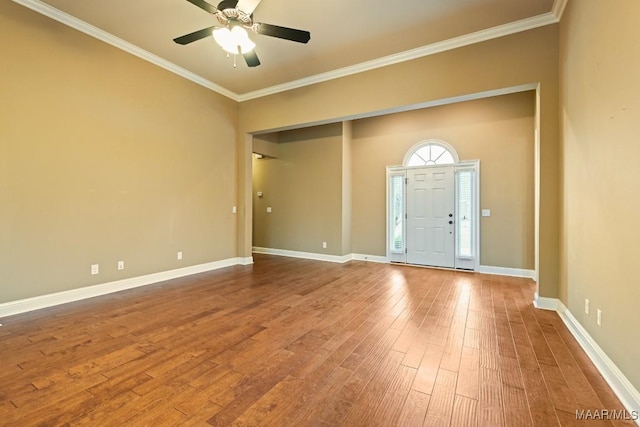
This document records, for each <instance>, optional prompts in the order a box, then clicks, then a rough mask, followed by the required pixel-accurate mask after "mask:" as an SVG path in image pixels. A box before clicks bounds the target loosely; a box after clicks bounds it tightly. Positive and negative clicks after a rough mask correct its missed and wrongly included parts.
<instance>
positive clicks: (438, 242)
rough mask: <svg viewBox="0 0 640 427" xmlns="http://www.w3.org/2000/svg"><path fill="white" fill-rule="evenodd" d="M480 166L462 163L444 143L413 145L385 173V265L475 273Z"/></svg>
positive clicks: (477, 247) (474, 162)
mask: <svg viewBox="0 0 640 427" xmlns="http://www.w3.org/2000/svg"><path fill="white" fill-rule="evenodd" d="M479 172H480V161H479V160H472V161H460V159H459V157H458V154H457V152H456V150H455V149H454V148H453V147H452V146H451V145H449V144H447V143H446V142H444V141H440V140H427V141H422V142H420V143H418V144H416V145H414V146H413V147H412V148H411V149H410V150H409V151H408V152H407V154H406V155H405V157H404V161H403V165H402V166H389V167H387V221H386V222H387V259H389V261H391V262H397V263H405V264H414V265H424V266H431V267H443V268H455V269H464V270H476V269H477V266H478V264H479V260H480V232H479V231H480V230H479V219H478V213H479V199H480V198H479V189H480V174H479Z"/></svg>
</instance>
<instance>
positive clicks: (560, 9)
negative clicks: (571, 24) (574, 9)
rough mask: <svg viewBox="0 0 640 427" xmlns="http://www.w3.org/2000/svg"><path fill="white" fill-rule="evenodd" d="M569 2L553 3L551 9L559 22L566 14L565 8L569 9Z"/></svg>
mask: <svg viewBox="0 0 640 427" xmlns="http://www.w3.org/2000/svg"><path fill="white" fill-rule="evenodd" d="M567 1H568V0H555V1H554V2H553V7H552V8H551V13H553V16H555V17H556V19H557V20H558V22H560V20H561V19H562V14H563V13H564V8H565V7H567Z"/></svg>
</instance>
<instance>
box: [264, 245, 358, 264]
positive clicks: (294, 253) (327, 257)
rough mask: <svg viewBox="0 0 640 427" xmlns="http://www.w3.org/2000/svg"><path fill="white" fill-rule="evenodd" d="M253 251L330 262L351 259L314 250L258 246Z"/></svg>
mask: <svg viewBox="0 0 640 427" xmlns="http://www.w3.org/2000/svg"><path fill="white" fill-rule="evenodd" d="M253 252H254V253H257V254H267V255H278V256H287V257H291V258H304V259H312V260H316V261H328V262H338V263H345V262H347V261H351V255H342V256H340V255H328V254H318V253H314V252H300V251H289V250H286V249H273V248H261V247H258V246H254V247H253Z"/></svg>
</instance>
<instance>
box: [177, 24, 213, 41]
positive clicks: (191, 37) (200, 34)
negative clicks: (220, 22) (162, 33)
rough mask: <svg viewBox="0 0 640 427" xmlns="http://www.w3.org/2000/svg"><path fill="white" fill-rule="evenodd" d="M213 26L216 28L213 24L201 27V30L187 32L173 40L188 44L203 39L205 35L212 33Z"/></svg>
mask: <svg viewBox="0 0 640 427" xmlns="http://www.w3.org/2000/svg"><path fill="white" fill-rule="evenodd" d="M214 28H216V26H215V25H214V26H213V27H209V28H203V29H202V30H198V31H194V32H193V33H189V34H185V35H184V36H181V37H177V38H175V39H173V41H174V42H176V43H178V44H182V45H185V44H189V43H192V42H195V41H197V40H200V39H203V38H205V37H209V36H210V35H211V34H212V33H213V29H214Z"/></svg>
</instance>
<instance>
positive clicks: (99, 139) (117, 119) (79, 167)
mask: <svg viewBox="0 0 640 427" xmlns="http://www.w3.org/2000/svg"><path fill="white" fill-rule="evenodd" d="M0 51H1V52H2V57H3V60H2V61H0V94H1V102H0V303H1V302H6V301H12V300H17V299H21V298H26V297H31V296H35V295H42V294H48V293H52V292H57V291H63V290H68V289H73V288H78V287H83V286H87V285H92V284H96V283H104V282H109V281H113V280H118V279H123V278H127V277H134V276H140V275H143V274H147V273H154V272H159V271H166V270H170V269H174V268H178V267H183V266H188V265H194V264H200V263H205V262H209V261H215V260H220V259H225V258H230V257H235V255H236V248H235V234H236V230H235V217H234V215H233V214H232V213H231V207H232V206H233V205H234V204H235V203H236V199H235V198H236V188H235V183H236V180H235V176H236V168H235V164H236V163H235V153H234V147H235V140H236V134H235V128H236V124H237V104H236V103H234V102H233V101H230V100H228V99H226V98H223V97H221V96H219V95H217V94H215V93H213V92H211V91H209V90H207V89H204V88H202V87H200V86H197V85H195V84H193V83H191V82H189V81H187V80H185V79H183V78H180V77H178V76H176V75H174V74H171V73H169V72H167V71H164V70H162V69H161V68H158V67H156V66H154V65H151V64H149V63H147V62H145V61H142V60H141V59H138V58H136V57H134V56H132V55H129V54H127V53H124V52H122V51H120V50H118V49H116V48H114V47H111V46H109V45H107V44H105V43H103V42H100V41H98V40H95V39H93V38H91V37H89V36H86V35H84V34H81V33H79V32H78V31H76V30H73V29H71V28H69V27H66V26H64V25H62V24H59V23H57V22H55V21H53V20H51V19H49V18H46V17H44V16H41V15H39V14H37V13H35V12H32V11H30V10H28V9H27V8H24V7H22V6H19V5H17V4H15V3H12V2H8V1H5V2H1V3H0ZM178 250H181V251H183V252H184V259H183V260H182V261H181V262H179V261H177V260H176V252H177V251H178ZM118 260H124V261H125V266H126V269H125V270H123V271H117V269H116V263H117V261H118ZM94 263H98V264H100V274H99V275H97V276H91V275H90V274H89V272H90V265H91V264H94Z"/></svg>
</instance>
